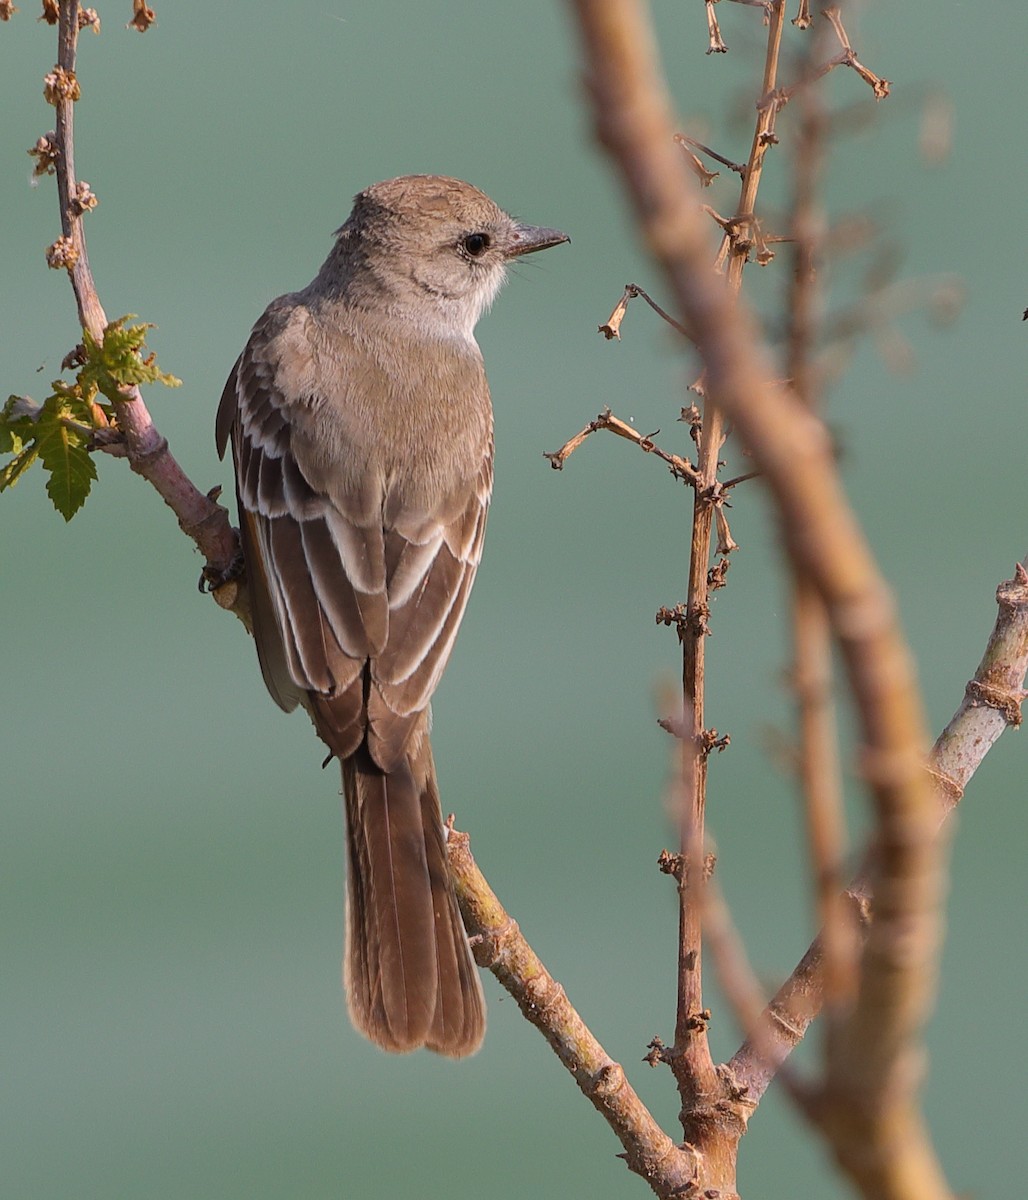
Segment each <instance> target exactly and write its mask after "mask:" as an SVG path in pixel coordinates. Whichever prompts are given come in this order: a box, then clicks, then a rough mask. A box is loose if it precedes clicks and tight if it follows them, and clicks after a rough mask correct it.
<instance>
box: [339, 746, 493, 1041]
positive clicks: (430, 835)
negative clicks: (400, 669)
mask: <svg viewBox="0 0 1028 1200" xmlns="http://www.w3.org/2000/svg"><path fill="white" fill-rule="evenodd" d="M414 741H415V745H414V746H413V747H412V749H411V750H410V751H409V752H408V754H407V756H406V757H405V758H403V759H402V760H401V761H400V763H399V764H398V765H397V767H396V769H395V770H392V771H389V772H385V771H382V770H381V769H380V768H379V767H378V766H377V765H376V764H375V762H374V761H373V759H372V757H371V755H370V754H369V752H368V750H367V748H366V746H365V745H362V746H361V747H360V748H359V749H358V750H357V752H356V753H355V754H352V755H351V756H349V757H348V758H346V759H344V760H343V795H344V798H345V803H346V831H347V838H346V841H347V847H348V854H349V872H348V877H349V878H348V903H347V908H346V913H347V915H346V960H345V965H344V972H343V977H344V982H345V984H346V995H347V1002H348V1004H349V1007H350V1016H351V1018H352V1020H353V1023H354V1025H355V1026H356V1027H357V1028H358V1029H359V1030H360V1031H361V1033H363V1034H364V1035H365V1036H366V1037H368V1038H369V1039H370V1040H371V1041H373V1042H375V1043H376V1044H377V1045H379V1046H381V1047H382V1048H383V1049H385V1050H392V1051H395V1052H397V1053H403V1052H405V1051H408V1050H416V1049H418V1048H419V1047H420V1046H427V1047H428V1048H429V1049H430V1050H435V1051H436V1052H437V1053H439V1054H445V1055H448V1056H450V1057H451V1058H461V1057H463V1056H464V1055H467V1054H473V1053H474V1052H475V1051H476V1050H477V1049H478V1048H479V1046H480V1045H481V1044H482V1038H483V1036H484V1034H485V1000H484V997H483V995H482V986H481V983H480V982H479V978H478V971H477V969H476V967H475V964H474V962H473V960H472V957H471V949H470V946H469V945H468V939H467V935H466V933H465V932H464V925H463V922H462V921H461V916H460V910H459V909H458V907H457V898H456V896H455V895H454V892H453V884H452V883H451V881H450V876H449V873H448V871H447V865H446V840H445V835H444V832H443V824H442V813H441V810H440V807H439V792H438V789H437V786H436V779H435V766H434V764H433V762H432V751H431V748H430V746H429V741H428V735H427V733H426V734H424V735H423V736H422V737H420V738H417V737H416V738H415V739H414Z"/></svg>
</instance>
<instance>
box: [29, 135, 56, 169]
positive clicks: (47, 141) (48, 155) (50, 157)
mask: <svg viewBox="0 0 1028 1200" xmlns="http://www.w3.org/2000/svg"><path fill="white" fill-rule="evenodd" d="M28 153H29V154H31V155H32V157H33V158H34V159H35V160H36V165H35V166H34V167H33V168H32V174H33V175H34V176H39V175H52V174H53V173H54V171H55V169H56V166H55V164H56V162H57V154H58V150H57V134H56V133H54V131H53V130H51V131H50V132H49V133H44V134H42V136H41V137H40V138H39V140H38V141H37V142H36V144H35V145H34V146H33V147H32V148H31V149H30V150H29V151H28Z"/></svg>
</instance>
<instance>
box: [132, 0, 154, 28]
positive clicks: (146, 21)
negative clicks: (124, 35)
mask: <svg viewBox="0 0 1028 1200" xmlns="http://www.w3.org/2000/svg"><path fill="white" fill-rule="evenodd" d="M156 20H157V14H156V13H155V12H154V10H153V9H152V8H149V7H148V6H147V5H146V3H145V2H144V0H132V20H131V21H129V23H128V24H127V25H126V26H125V28H126V29H138V30H139V32H140V33H146V31H147V30H148V29H149V28H150V26H151V25H152V24H153V23H154V21H156Z"/></svg>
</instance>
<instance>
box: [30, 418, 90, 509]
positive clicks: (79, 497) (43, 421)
mask: <svg viewBox="0 0 1028 1200" xmlns="http://www.w3.org/2000/svg"><path fill="white" fill-rule="evenodd" d="M88 413H89V409H88V406H87V405H86V404H85V403H84V402H83V401H81V400H79V401H74V400H69V399H68V398H66V397H64V396H51V397H50V398H49V400H47V402H46V403H45V404H44V405H43V409H42V411H41V413H40V415H39V420H38V421H37V422H36V445H35V449H36V451H37V452H38V454H39V461H40V462H41V463H42V465H43V469H44V470H45V471H47V472H48V474H49V476H50V478H49V479H48V480H47V481H46V491H47V495H48V496H49V497H50V499H51V500H52V501H53V505H54V508H56V509H57V511H58V512H59V513H60V514H61V516H62V517H64V519H65V520H66V521H70V520H71V518H72V517H73V516H74V515H75V514H76V513H77V512H78V510H79V509H80V508H81V507H82V505H83V504H84V503H85V501H86V497H87V496H88V495H89V489H90V488H91V487H92V484H93V480H94V479H95V478H96V467H95V466H94V464H93V459H92V457H91V455H90V453H89V449H88V447H89V441H90V437H91V430H88V429H78V428H76V427H75V426H73V425H69V423H68V422H69V421H77V422H81V421H82V419H83V417H84V416H85V417H87V418H88Z"/></svg>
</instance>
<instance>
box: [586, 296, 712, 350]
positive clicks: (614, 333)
mask: <svg viewBox="0 0 1028 1200" xmlns="http://www.w3.org/2000/svg"><path fill="white" fill-rule="evenodd" d="M637 296H639V297H641V298H642V299H643V300H645V301H646V303H647V304H648V305H649V306H650V308H652V309H653V311H654V312H655V313H656V314H657V316H658V317H662V318H663V319H664V320H665V321H666V322H667V323H668V324H669V325H670V326H671V328H672V329H677V330H678V332H679V333H680V334H681V335H682V337H686V338H687V337H689V331H688V329H686V328H685V326H684V325H682V324H681V323H680V322H678V321H676V320H675V318H674V317H672V316H671V315H670V313H666V312H665V311H664V310H663V309H662V308H661V307H660V305H659V304H658V303H657V302H656V300H654V299H653V297H652V296H650V295H648V294H647V292H646V291H644V289H643V288H641V287H640V286H639V285H638V284H637V283H626V284H625V291H624V295H623V296H622V297H621V299H620V300H619V301H618V302H617V304H616V305H615V306H614V311H613V312H612V313H611V314H610V316H609V317H608V318H607V319H606V321H604V323H603V324H602V325H601V326H600V327H599V332H600V333H602V334H603V336H604V337H605V338H606V339H607V341H608V342H609V341H610V340H611V339H612V338H617V339H618V340H619V341H620V340H621V322H622V321H623V320H624V319H625V313H626V312H627V311H628V303H629V301H630V300H634V299H635V298H636V297H637ZM690 340H691V339H690Z"/></svg>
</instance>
